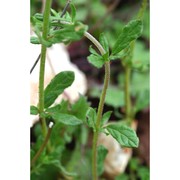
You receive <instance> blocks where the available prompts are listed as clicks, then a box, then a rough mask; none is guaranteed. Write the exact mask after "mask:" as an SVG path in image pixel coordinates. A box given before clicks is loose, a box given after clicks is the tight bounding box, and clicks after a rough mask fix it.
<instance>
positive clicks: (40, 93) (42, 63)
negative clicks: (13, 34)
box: [39, 0, 52, 137]
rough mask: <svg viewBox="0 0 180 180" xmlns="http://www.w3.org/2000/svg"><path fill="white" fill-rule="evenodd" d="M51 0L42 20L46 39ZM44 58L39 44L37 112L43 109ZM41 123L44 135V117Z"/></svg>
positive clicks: (47, 2)
mask: <svg viewBox="0 0 180 180" xmlns="http://www.w3.org/2000/svg"><path fill="white" fill-rule="evenodd" d="M51 2H52V0H46V4H45V10H44V18H43V19H44V20H43V34H42V37H43V38H44V39H45V40H46V39H47V35H48V32H49V15H50V8H51ZM45 60H46V46H44V45H42V46H41V60H40V70H39V113H40V114H41V113H42V112H43V111H44V74H45ZM40 120H41V124H42V132H43V135H44V137H45V136H46V133H47V126H46V121H45V118H40Z"/></svg>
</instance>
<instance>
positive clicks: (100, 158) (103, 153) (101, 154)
mask: <svg viewBox="0 0 180 180" xmlns="http://www.w3.org/2000/svg"><path fill="white" fill-rule="evenodd" d="M97 151H98V152H97V153H98V157H97V162H98V165H97V171H98V175H99V176H100V175H101V174H102V173H103V171H104V160H105V157H106V155H107V153H108V150H107V149H106V148H105V147H104V146H102V145H100V146H98V149H97Z"/></svg>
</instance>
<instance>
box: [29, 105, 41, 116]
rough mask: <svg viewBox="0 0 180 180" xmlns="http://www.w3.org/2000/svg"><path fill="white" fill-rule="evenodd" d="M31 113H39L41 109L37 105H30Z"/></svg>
mask: <svg viewBox="0 0 180 180" xmlns="http://www.w3.org/2000/svg"><path fill="white" fill-rule="evenodd" d="M30 114H32V115H37V114H39V109H38V108H37V107H36V106H30Z"/></svg>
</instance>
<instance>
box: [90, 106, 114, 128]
mask: <svg viewBox="0 0 180 180" xmlns="http://www.w3.org/2000/svg"><path fill="white" fill-rule="evenodd" d="M111 113H112V111H108V112H106V113H104V114H103V116H102V119H101V126H100V128H101V127H102V126H103V125H104V124H106V123H107V122H108V120H109V118H110V116H111ZM86 117H87V125H88V126H89V127H91V128H93V131H97V129H96V118H97V113H96V110H95V109H93V108H92V107H89V109H88V110H87V113H86Z"/></svg>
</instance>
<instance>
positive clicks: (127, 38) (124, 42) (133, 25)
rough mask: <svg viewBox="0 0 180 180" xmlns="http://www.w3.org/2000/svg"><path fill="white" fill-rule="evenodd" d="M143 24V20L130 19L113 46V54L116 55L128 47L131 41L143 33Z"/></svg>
mask: <svg viewBox="0 0 180 180" xmlns="http://www.w3.org/2000/svg"><path fill="white" fill-rule="evenodd" d="M142 29H143V25H142V21H141V20H132V21H130V22H129V23H128V24H127V25H126V26H125V27H124V28H123V30H122V32H121V34H120V35H119V37H118V39H117V41H116V43H115V44H114V46H113V48H112V55H113V56H114V55H116V54H118V53H119V52H121V51H122V50H123V49H124V48H126V47H127V46H128V45H129V43H130V42H131V41H133V40H135V39H137V38H138V37H139V36H140V35H141V33H142Z"/></svg>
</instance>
